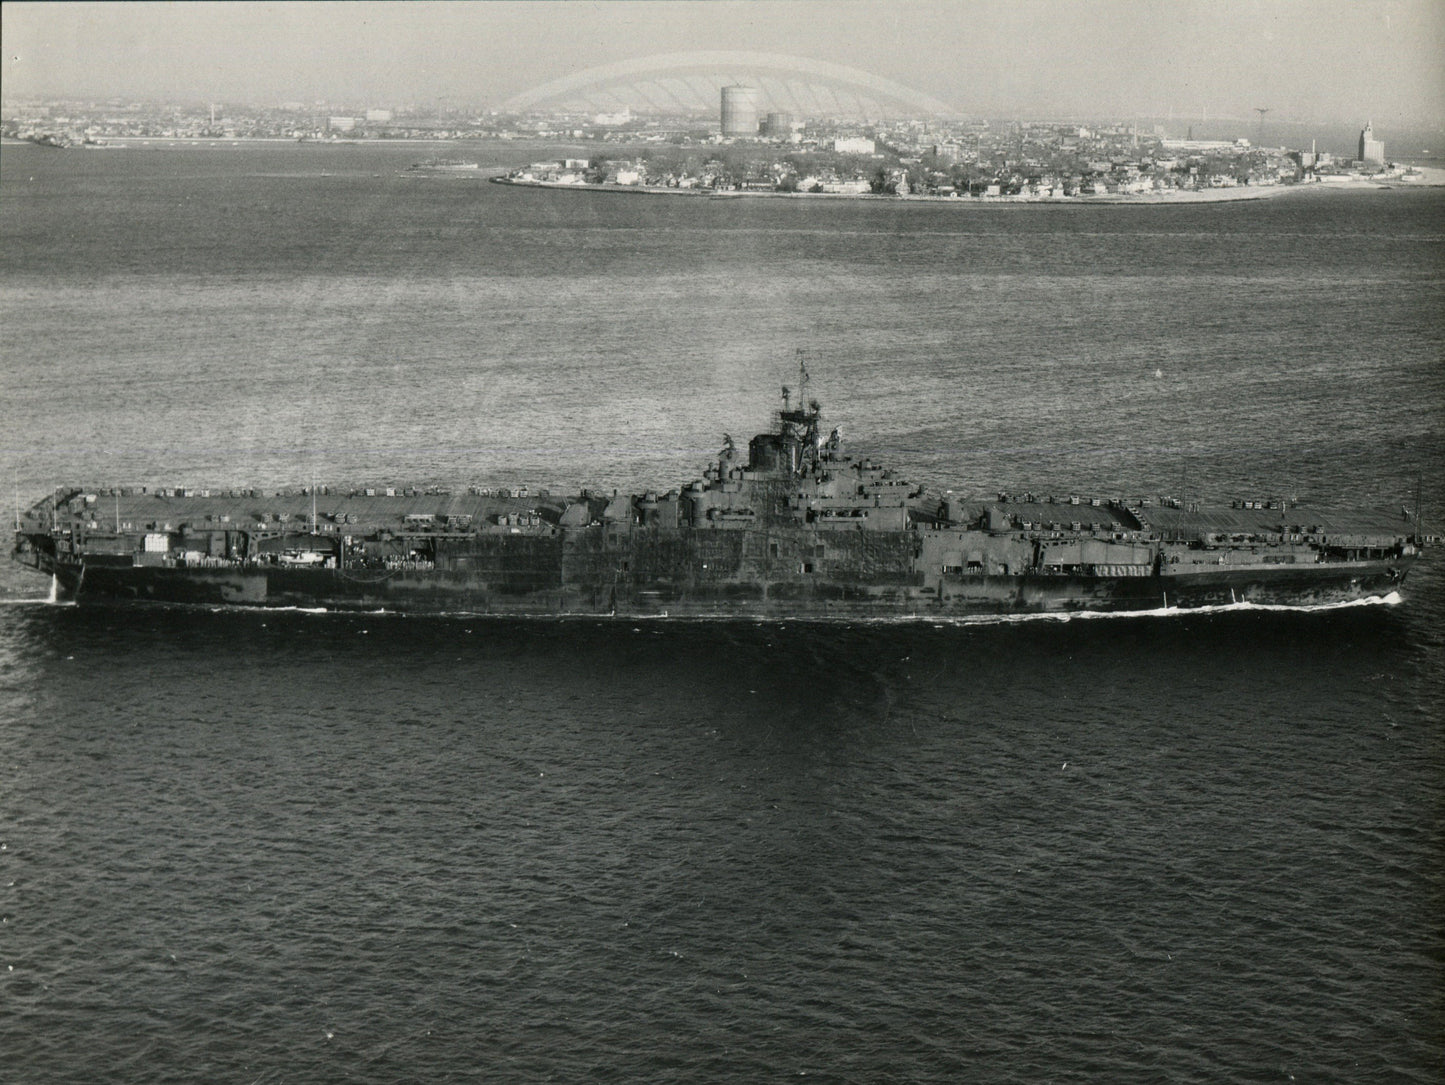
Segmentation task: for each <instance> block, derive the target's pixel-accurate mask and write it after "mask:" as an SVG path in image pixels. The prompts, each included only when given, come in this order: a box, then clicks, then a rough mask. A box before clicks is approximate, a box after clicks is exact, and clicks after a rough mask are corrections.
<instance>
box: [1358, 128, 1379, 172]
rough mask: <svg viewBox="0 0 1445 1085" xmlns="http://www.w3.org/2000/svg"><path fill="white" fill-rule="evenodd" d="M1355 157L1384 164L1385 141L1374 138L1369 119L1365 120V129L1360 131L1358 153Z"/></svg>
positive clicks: (1377, 164) (1363, 160) (1362, 160)
mask: <svg viewBox="0 0 1445 1085" xmlns="http://www.w3.org/2000/svg"><path fill="white" fill-rule="evenodd" d="M1357 157H1358V158H1359V160H1360V161H1361V162H1370V163H1373V164H1374V165H1376V166H1383V165H1384V164H1385V143H1384V141H1383V140H1379V139H1376V138H1375V129H1374V125H1373V123H1372V122H1371V121H1366V122H1365V130H1364V131H1363V132H1361V133H1360V153H1359V155H1358V156H1357Z"/></svg>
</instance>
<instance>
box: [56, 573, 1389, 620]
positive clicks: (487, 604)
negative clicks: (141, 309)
mask: <svg viewBox="0 0 1445 1085" xmlns="http://www.w3.org/2000/svg"><path fill="white" fill-rule="evenodd" d="M1407 567H1408V563H1405V562H1400V561H1391V562H1381V561H1362V562H1340V563H1336V564H1333V565H1331V566H1329V567H1327V568H1318V567H1315V568H1310V569H1308V570H1301V569H1253V570H1248V569H1238V570H1235V569H1230V570H1219V571H1208V572H1193V573H1181V574H1167V573H1166V574H1160V573H1154V574H1151V575H1145V576H1128V577H1107V576H1102V577H1101V576H1078V575H1067V574H1064V575H1058V574H1044V575H1036V574H1022V575H1013V576H990V575H979V576H959V577H953V578H945V579H943V580H942V581H941V582H940V583H939V584H938V586H937V587H936V588H934V587H925V586H923V585H913V584H898V585H862V584H849V583H842V582H826V581H822V582H820V581H808V582H799V581H797V580H790V579H780V580H775V581H766V580H751V581H732V582H721V583H717V582H714V583H699V582H693V583H682V584H679V583H662V582H653V583H644V584H617V583H613V582H601V581H594V582H592V583H573V584H565V585H564V584H562V583H560V582H558V583H554V584H552V585H547V586H541V585H537V584H536V583H535V579H534V578H532V577H528V578H527V579H528V580H530V581H532V582H531V583H524V584H517V585H507V584H499V583H497V582H496V581H495V580H490V581H489V580H484V579H481V578H478V577H476V576H474V575H469V574H463V573H457V572H454V571H453V572H438V571H435V570H412V569H398V570H392V571H387V572H385V573H378V574H372V575H365V574H364V573H355V572H347V571H345V570H340V569H325V568H322V569H304V568H280V567H274V566H273V567H255V568H245V569H243V568H235V569H176V568H146V567H137V566H132V567H123V566H120V565H118V564H115V563H111V564H106V563H103V562H102V563H96V562H93V561H85V560H82V561H78V562H77V561H57V560H53V559H42V560H40V561H38V562H37V563H36V564H35V568H36V569H37V571H39V572H42V573H47V572H48V573H50V574H51V575H52V576H53V578H54V585H55V599H56V601H57V602H69V603H78V604H82V605H97V606H137V605H138V606H145V605H190V606H204V607H217V606H239V607H257V608H293V609H315V610H326V611H355V612H389V613H402V614H495V615H499V616H501V615H512V616H522V617H528V616H530V617H563V616H603V617H607V616H612V617H619V618H620V617H647V616H654V617H660V616H667V617H709V618H739V619H748V618H767V619H780V618H805V619H881V618H907V617H914V618H919V619H925V618H943V617H949V618H959V617H968V616H975V615H1007V614H1067V613H1078V612H1099V613H1108V612H1137V611H1149V610H1158V609H1167V608H1176V609H1191V608H1198V607H1210V606H1221V605H1226V604H1231V603H1253V604H1260V605H1279V606H1315V605H1325V604H1331V603H1342V602H1350V601H1354V600H1362V599H1369V598H1378V597H1384V596H1387V595H1389V594H1390V593H1391V592H1394V591H1397V590H1398V589H1399V588H1400V587H1401V585H1402V583H1403V581H1404V579H1405V573H1406V570H1407Z"/></svg>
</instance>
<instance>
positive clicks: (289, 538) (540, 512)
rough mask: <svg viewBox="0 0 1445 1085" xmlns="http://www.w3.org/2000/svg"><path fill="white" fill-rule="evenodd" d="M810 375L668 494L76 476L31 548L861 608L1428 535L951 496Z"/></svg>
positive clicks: (1404, 565)
mask: <svg viewBox="0 0 1445 1085" xmlns="http://www.w3.org/2000/svg"><path fill="white" fill-rule="evenodd" d="M800 377H801V381H800V385H799V389H798V392H797V395H796V399H795V398H794V395H793V393H792V392H791V391H790V390H789V389H787V388H785V389H784V390H783V407H782V409H781V410H780V411H778V413H777V419H776V426H775V428H774V429H773V430H772V431H771V432H768V433H762V434H758V435H757V436H756V437H754V438H753V439H752V440H751V441H750V442H749V444H748V447H747V450H746V452H744V451H742V450H741V449H739V448H737V447H736V446H735V445H734V443H733V441H732V440H731V438H727V439H725V442H724V447H723V448H722V450H721V452H720V453H719V454H718V456H717V459H716V460H715V462H713V463H711V464H710V465H709V466H708V467H707V469H706V471H705V472H704V475H703V477H702V478H701V479H698V480H696V481H694V482H691V483H689V484H687V485H685V486H681V487H679V488H676V489H671V490H668V491H649V492H645V493H639V494H632V495H625V494H617V493H615V492H611V493H605V494H600V493H594V492H589V491H586V490H584V491H582V492H580V493H578V494H577V495H575V496H570V497H566V498H559V497H554V496H552V495H551V494H549V493H544V492H541V493H532V492H530V491H528V490H525V489H508V488H497V489H491V488H483V487H471V488H469V489H468V490H466V491H465V492H450V491H447V490H444V489H440V488H427V489H376V488H352V489H344V490H342V489H335V488H331V487H327V488H318V487H315V486H311V487H307V488H303V489H298V490H295V491H291V492H281V493H275V492H270V493H261V492H259V491H255V490H225V491H222V490H189V489H184V488H162V489H139V490H135V489H116V488H110V489H102V488H94V489H90V488H86V487H69V488H63V489H58V490H56V491H54V492H53V493H52V494H50V495H49V496H47V497H45V498H43V499H42V500H40V501H38V502H36V503H35V504H34V505H32V506H31V507H30V508H29V509H27V510H25V511H24V512H23V513H19V512H18V513H17V523H16V532H15V550H14V557H15V559H16V560H17V561H19V562H21V563H23V564H24V565H26V566H29V567H30V568H33V569H34V570H36V571H37V572H39V573H41V574H43V575H46V576H49V577H52V578H53V584H54V594H55V598H56V599H57V600H59V601H77V602H80V603H104V604H120V605H131V604H197V605H207V606H216V605H237V606H247V607H298V608H324V609H327V610H359V611H388V612H401V613H409V614H411V613H415V614H421V613H485V614H503V615H508V614H509V615H531V616H557V615H616V616H640V615H668V616H677V617H682V616H721V617H739V618H756V617H769V618H782V617H798V618H849V619H855V618H883V617H911V616H916V617H919V618H935V617H950V616H967V615H976V614H1015V613H1058V612H1077V611H1147V610H1156V609H1159V608H1193V607H1202V606H1216V605H1223V604H1231V603H1241V602H1245V603H1261V604H1284V605H1308V604H1323V603H1333V602H1344V601H1349V600H1357V599H1364V598H1369V597H1374V596H1384V595H1387V594H1388V593H1390V592H1393V591H1395V590H1396V589H1398V588H1399V587H1400V586H1401V584H1402V583H1403V581H1404V580H1405V577H1406V574H1407V573H1408V572H1409V569H1410V567H1411V565H1412V564H1413V563H1414V562H1415V561H1416V560H1417V558H1418V556H1419V554H1420V552H1421V549H1422V547H1423V545H1424V544H1425V543H1426V542H1427V537H1426V536H1425V535H1424V534H1423V532H1422V530H1421V525H1420V519H1419V510H1418V507H1417V509H1416V510H1415V514H1414V516H1413V517H1412V516H1411V515H1410V514H1409V512H1408V510H1400V509H1396V510H1394V511H1393V512H1392V511H1390V510H1379V509H1373V510H1372V509H1346V508H1316V507H1312V506H1300V505H1293V504H1290V503H1288V502H1285V501H1280V500H1249V499H1243V500H1238V501H1235V502H1233V503H1232V504H1230V505H1229V506H1225V507H1214V508H1204V507H1200V506H1198V505H1193V504H1186V503H1185V502H1183V501H1180V500H1177V499H1174V498H1152V499H1149V498H1133V499H1130V498H1109V499H1104V498H1098V497H1085V496H1080V495H1076V494H1070V495H1065V496H1044V495H1036V494H1029V493H1025V494H1008V493H999V494H997V495H995V496H993V497H990V498H987V499H979V498H972V499H964V498H958V497H955V496H953V495H952V494H943V495H939V494H930V493H929V492H927V491H925V490H924V489H923V488H922V487H919V486H916V485H914V484H913V483H911V482H909V481H908V480H906V479H904V478H901V477H899V476H898V475H897V474H895V473H894V472H893V471H891V470H889V469H887V468H886V467H884V466H882V465H880V464H878V463H875V462H874V461H873V460H872V459H870V458H868V457H865V456H857V455H853V454H851V453H849V452H847V451H845V450H844V447H843V442H842V440H841V437H840V435H839V432H838V430H836V429H832V430H830V429H828V427H827V426H826V425H825V424H824V422H823V415H822V409H821V407H820V405H819V404H818V402H817V401H816V400H811V399H806V398H805V397H806V384H807V373H806V370H803V371H802V372H801V373H800ZM1430 541H1433V537H1431V539H1430Z"/></svg>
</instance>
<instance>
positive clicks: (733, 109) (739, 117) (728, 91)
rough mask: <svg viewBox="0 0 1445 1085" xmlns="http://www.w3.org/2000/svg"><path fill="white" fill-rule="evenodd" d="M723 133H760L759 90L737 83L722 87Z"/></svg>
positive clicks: (741, 134)
mask: <svg viewBox="0 0 1445 1085" xmlns="http://www.w3.org/2000/svg"><path fill="white" fill-rule="evenodd" d="M722 134H723V135H725V136H756V135H757V134H758V90H757V88H756V87H747V86H743V85H742V84H736V85H734V86H731V87H723V89H722Z"/></svg>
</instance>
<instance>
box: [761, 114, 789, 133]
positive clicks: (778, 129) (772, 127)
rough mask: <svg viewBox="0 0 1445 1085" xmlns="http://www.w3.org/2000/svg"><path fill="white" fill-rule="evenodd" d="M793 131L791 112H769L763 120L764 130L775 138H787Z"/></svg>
mask: <svg viewBox="0 0 1445 1085" xmlns="http://www.w3.org/2000/svg"><path fill="white" fill-rule="evenodd" d="M792 131H793V115H792V114H791V113H769V114H768V117H767V120H765V121H764V122H763V132H764V133H765V134H767V135H769V136H772V137H773V138H774V139H786V138H787V137H788V136H789V135H791V134H792Z"/></svg>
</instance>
